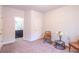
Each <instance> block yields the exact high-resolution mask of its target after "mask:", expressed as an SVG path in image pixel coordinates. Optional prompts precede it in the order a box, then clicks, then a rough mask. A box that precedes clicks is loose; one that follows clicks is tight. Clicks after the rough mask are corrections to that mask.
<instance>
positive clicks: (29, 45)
mask: <svg viewBox="0 0 79 59" xmlns="http://www.w3.org/2000/svg"><path fill="white" fill-rule="evenodd" d="M0 52H1V53H68V52H69V50H68V48H66V49H65V50H59V49H56V48H55V47H54V46H53V44H48V43H44V42H43V41H42V40H41V39H39V40H37V41H34V42H29V41H26V40H17V41H16V42H14V43H10V44H6V45H4V46H3V47H2V48H1V51H0Z"/></svg>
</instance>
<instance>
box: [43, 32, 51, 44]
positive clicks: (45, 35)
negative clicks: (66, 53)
mask: <svg viewBox="0 0 79 59" xmlns="http://www.w3.org/2000/svg"><path fill="white" fill-rule="evenodd" d="M43 40H44V41H47V42H48V43H52V40H51V32H50V31H46V32H45V33H44V36H43Z"/></svg>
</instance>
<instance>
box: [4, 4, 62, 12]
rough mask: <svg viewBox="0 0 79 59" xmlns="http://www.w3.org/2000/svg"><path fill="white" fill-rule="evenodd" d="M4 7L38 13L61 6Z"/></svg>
mask: <svg viewBox="0 0 79 59" xmlns="http://www.w3.org/2000/svg"><path fill="white" fill-rule="evenodd" d="M5 6H6V7H11V8H16V9H20V10H31V9H32V10H36V11H39V12H47V11H49V10H54V9H57V8H60V7H63V5H5Z"/></svg>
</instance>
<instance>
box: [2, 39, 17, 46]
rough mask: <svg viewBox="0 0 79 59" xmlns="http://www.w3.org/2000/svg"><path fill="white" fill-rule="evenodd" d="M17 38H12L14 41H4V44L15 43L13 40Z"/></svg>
mask: <svg viewBox="0 0 79 59" xmlns="http://www.w3.org/2000/svg"><path fill="white" fill-rule="evenodd" d="M15 41H16V40H12V41H7V42H2V45H4V44H9V43H13V42H15Z"/></svg>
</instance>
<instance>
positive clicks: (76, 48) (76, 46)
mask: <svg viewBox="0 0 79 59" xmlns="http://www.w3.org/2000/svg"><path fill="white" fill-rule="evenodd" d="M71 47H72V48H74V49H75V50H77V51H78V52H79V43H78V42H71V43H69V52H70V51H71Z"/></svg>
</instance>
